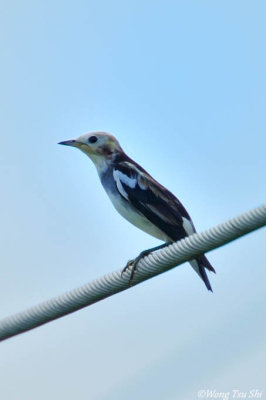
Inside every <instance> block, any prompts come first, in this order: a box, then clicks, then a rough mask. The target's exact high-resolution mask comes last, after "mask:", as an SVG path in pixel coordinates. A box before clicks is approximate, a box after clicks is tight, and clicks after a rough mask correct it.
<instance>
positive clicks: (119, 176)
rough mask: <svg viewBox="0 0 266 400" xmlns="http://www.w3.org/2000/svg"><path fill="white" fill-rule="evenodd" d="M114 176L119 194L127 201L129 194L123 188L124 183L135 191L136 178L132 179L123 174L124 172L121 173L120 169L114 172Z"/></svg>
mask: <svg viewBox="0 0 266 400" xmlns="http://www.w3.org/2000/svg"><path fill="white" fill-rule="evenodd" d="M113 176H114V180H115V183H116V186H117V189H118V191H119V193H120V194H121V196H123V197H124V198H125V199H127V200H128V194H127V192H126V191H125V189H124V188H123V185H122V183H123V184H124V185H126V186H128V187H130V188H131V189H134V188H135V187H136V185H137V180H136V178H130V177H129V176H127V175H125V174H123V172H121V171H119V170H118V169H115V170H114V172H113Z"/></svg>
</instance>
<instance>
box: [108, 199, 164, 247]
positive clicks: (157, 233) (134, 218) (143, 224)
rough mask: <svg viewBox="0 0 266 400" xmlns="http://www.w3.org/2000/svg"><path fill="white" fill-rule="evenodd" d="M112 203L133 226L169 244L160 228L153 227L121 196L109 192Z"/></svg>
mask: <svg viewBox="0 0 266 400" xmlns="http://www.w3.org/2000/svg"><path fill="white" fill-rule="evenodd" d="M107 193H108V195H109V197H110V200H111V202H112V203H113V205H114V207H115V209H116V210H117V211H118V212H119V214H120V215H122V217H124V218H125V219H126V220H127V221H129V222H131V224H133V225H135V226H136V227H137V228H139V229H141V230H142V231H144V232H146V233H148V234H149V235H152V236H154V237H156V238H157V239H159V240H162V241H164V242H168V241H169V238H168V237H167V236H166V235H165V233H164V232H162V231H161V230H160V229H159V228H157V227H156V226H155V225H153V224H152V223H151V222H150V221H149V220H148V219H147V218H145V217H144V216H143V215H142V214H141V213H139V212H138V211H137V210H135V209H134V208H133V207H131V206H130V205H128V203H127V201H126V200H124V199H123V198H122V197H121V196H120V195H114V193H113V192H109V191H108V192H107Z"/></svg>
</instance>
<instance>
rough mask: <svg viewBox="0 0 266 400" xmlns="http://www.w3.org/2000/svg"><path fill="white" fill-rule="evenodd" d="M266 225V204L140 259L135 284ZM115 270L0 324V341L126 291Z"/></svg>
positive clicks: (125, 280)
mask: <svg viewBox="0 0 266 400" xmlns="http://www.w3.org/2000/svg"><path fill="white" fill-rule="evenodd" d="M265 225H266V204H264V205H262V206H260V207H257V208H255V209H253V210H251V211H247V212H245V213H243V214H241V215H239V216H237V217H235V218H232V219H230V220H228V221H226V222H224V223H222V224H219V225H217V226H215V227H213V228H210V229H207V230H206V231H204V232H202V233H195V234H193V235H191V236H189V237H187V238H184V239H182V240H179V241H178V242H175V243H172V244H170V245H169V246H167V247H166V248H164V249H162V250H159V251H156V252H154V253H151V254H149V255H148V256H146V257H145V258H143V259H142V260H141V261H140V262H139V264H138V269H137V271H136V273H135V275H134V279H133V283H134V284H138V283H140V282H143V281H145V280H147V279H149V278H151V277H153V276H156V275H159V274H161V273H163V272H165V271H167V270H169V269H171V268H173V267H175V266H177V265H180V264H182V263H184V262H185V261H188V260H191V259H193V258H195V257H196V256H198V255H200V254H203V253H206V252H208V251H210V250H213V249H215V248H217V247H220V246H223V245H224V244H226V243H229V242H231V241H233V240H235V239H237V238H239V237H241V236H243V235H245V234H247V233H249V232H252V231H254V230H256V229H258V228H261V227H263V226H265ZM121 271H122V270H117V271H114V272H112V273H110V274H107V275H105V276H103V277H101V278H99V279H95V280H94V281H92V282H89V283H87V284H85V285H83V286H81V287H78V288H76V289H73V290H71V291H69V292H66V293H64V294H62V295H60V296H57V297H54V298H52V299H49V300H47V301H44V302H42V303H40V304H38V305H37V306H34V307H31V308H29V309H28V310H25V311H22V312H20V313H17V314H14V315H12V316H10V317H7V318H5V319H3V320H1V321H0V340H5V339H7V338H10V337H12V336H15V335H18V334H19V333H22V332H25V331H28V330H31V329H34V328H36V327H38V326H40V325H43V324H45V323H47V322H49V321H52V320H55V319H57V318H60V317H63V316H64V315H67V314H70V313H72V312H74V311H77V310H80V309H81V308H83V307H86V306H89V305H91V304H93V303H96V302H97V301H100V300H103V299H105V298H106V297H109V296H112V295H113V294H116V293H118V292H122V291H123V290H126V289H129V288H130V286H129V277H130V271H127V272H125V273H124V274H123V276H121Z"/></svg>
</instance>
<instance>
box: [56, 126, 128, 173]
mask: <svg viewBox="0 0 266 400" xmlns="http://www.w3.org/2000/svg"><path fill="white" fill-rule="evenodd" d="M59 144H63V145H65V146H72V147H76V148H78V149H80V150H81V151H82V152H83V153H85V154H87V156H89V157H90V159H91V160H92V161H93V162H94V164H95V165H96V167H97V169H98V170H100V169H101V168H103V166H104V165H105V164H106V162H107V161H108V160H112V159H113V157H114V156H115V155H116V154H118V153H120V152H122V151H123V150H122V148H121V146H120V144H119V142H118V140H117V139H116V138H115V137H114V136H112V135H110V134H109V133H106V132H90V133H86V134H85V135H81V136H79V137H78V138H77V139H73V140H66V141H63V142H59Z"/></svg>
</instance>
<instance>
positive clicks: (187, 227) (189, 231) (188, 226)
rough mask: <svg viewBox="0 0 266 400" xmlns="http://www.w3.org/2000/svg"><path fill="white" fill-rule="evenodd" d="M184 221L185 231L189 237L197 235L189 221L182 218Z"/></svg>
mask: <svg viewBox="0 0 266 400" xmlns="http://www.w3.org/2000/svg"><path fill="white" fill-rule="evenodd" d="M182 221H183V228H184V229H185V231H186V233H187V235H192V234H193V233H195V228H194V226H193V224H192V222H191V221H190V220H189V219H187V218H185V217H182Z"/></svg>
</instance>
